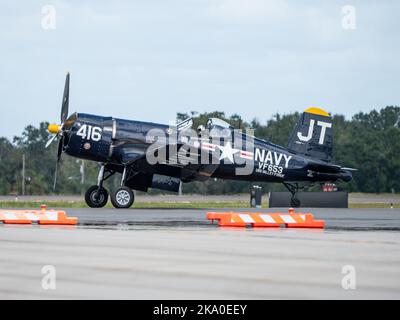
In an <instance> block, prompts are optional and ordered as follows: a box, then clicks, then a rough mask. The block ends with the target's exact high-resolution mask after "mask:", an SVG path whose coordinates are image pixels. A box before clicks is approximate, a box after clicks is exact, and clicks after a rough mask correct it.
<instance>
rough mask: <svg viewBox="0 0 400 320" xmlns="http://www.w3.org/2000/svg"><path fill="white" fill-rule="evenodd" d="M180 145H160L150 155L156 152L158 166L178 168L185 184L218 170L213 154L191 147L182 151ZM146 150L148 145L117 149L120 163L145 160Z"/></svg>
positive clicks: (202, 178)
mask: <svg viewBox="0 0 400 320" xmlns="http://www.w3.org/2000/svg"><path fill="white" fill-rule="evenodd" d="M182 145H183V144H182V143H172V144H166V145H162V146H159V147H158V148H155V149H152V151H151V153H152V154H154V153H155V152H156V153H157V154H158V155H160V156H159V158H158V160H159V162H158V163H157V164H158V165H161V166H171V167H174V168H178V169H179V172H180V174H181V179H182V180H183V181H185V182H187V181H194V180H197V181H204V180H207V179H208V178H209V177H210V176H211V175H212V174H213V173H214V171H215V170H216V169H217V168H218V166H219V160H218V158H215V155H214V154H213V153H210V152H209V151H205V150H202V149H201V148H196V147H195V146H192V148H189V149H183V148H182ZM186 146H187V144H186ZM148 150H149V149H148V145H138V144H125V145H121V146H120V147H119V150H118V152H119V155H120V159H121V162H122V163H124V164H127V165H130V164H133V163H136V162H138V161H140V162H142V161H143V160H145V159H146V153H147V152H148ZM207 157H208V161H206V162H205V163H203V162H204V161H202V159H203V160H204V159H206V158H207Z"/></svg>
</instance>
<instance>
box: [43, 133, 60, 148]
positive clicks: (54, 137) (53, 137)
mask: <svg viewBox="0 0 400 320" xmlns="http://www.w3.org/2000/svg"><path fill="white" fill-rule="evenodd" d="M57 136H58V135H57V134H55V135H54V136H52V137H51V138H50V139H49V140H47V142H46V145H45V146H44V148H45V149H47V148H48V147H49V146H50V145H51V144H52V143H53V141H54V140H56V139H57Z"/></svg>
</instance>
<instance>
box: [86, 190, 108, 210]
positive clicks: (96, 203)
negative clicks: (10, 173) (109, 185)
mask: <svg viewBox="0 0 400 320" xmlns="http://www.w3.org/2000/svg"><path fill="white" fill-rule="evenodd" d="M85 201H86V204H87V205H88V206H89V207H91V208H102V207H104V206H105V205H106V204H107V201H108V192H107V190H106V189H104V188H103V187H101V188H99V187H98V186H91V187H90V188H89V189H88V190H87V191H86V193H85Z"/></svg>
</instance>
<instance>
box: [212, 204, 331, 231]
mask: <svg viewBox="0 0 400 320" xmlns="http://www.w3.org/2000/svg"><path fill="white" fill-rule="evenodd" d="M207 219H208V220H212V221H214V220H218V224H219V226H221V227H247V226H251V227H270V228H271V227H272V228H280V227H282V226H284V227H286V228H320V229H322V228H324V227H325V221H323V220H314V216H313V215H312V214H311V213H294V211H293V209H289V212H288V213H281V212H279V213H251V212H207Z"/></svg>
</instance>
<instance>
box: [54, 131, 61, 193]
mask: <svg viewBox="0 0 400 320" xmlns="http://www.w3.org/2000/svg"><path fill="white" fill-rule="evenodd" d="M63 143H64V137H63V136H61V139H60V142H59V143H58V151H57V161H56V170H55V172H54V183H53V192H54V191H56V185H57V174H58V163H59V162H60V159H61V154H62V149H63Z"/></svg>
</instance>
